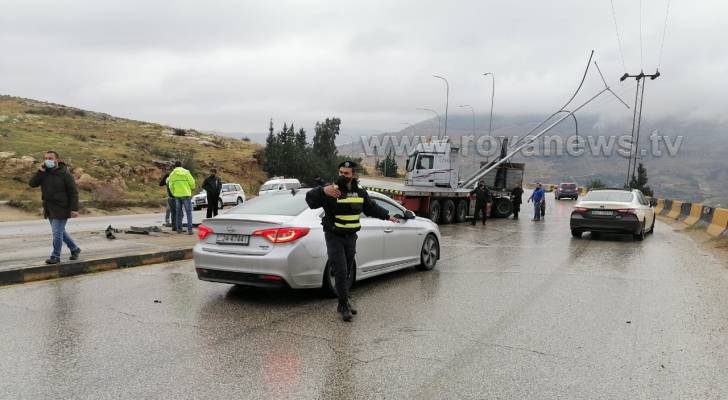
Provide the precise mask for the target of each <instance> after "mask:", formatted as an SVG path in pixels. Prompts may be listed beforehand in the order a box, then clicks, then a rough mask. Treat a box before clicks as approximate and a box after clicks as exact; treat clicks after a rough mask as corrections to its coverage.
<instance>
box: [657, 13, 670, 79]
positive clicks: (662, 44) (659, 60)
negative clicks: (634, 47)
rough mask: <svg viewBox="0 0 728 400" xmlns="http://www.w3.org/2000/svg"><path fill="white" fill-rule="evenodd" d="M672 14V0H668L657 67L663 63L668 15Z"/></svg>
mask: <svg viewBox="0 0 728 400" xmlns="http://www.w3.org/2000/svg"><path fill="white" fill-rule="evenodd" d="M669 15H670V0H667V8H666V9H665V26H664V27H663V28H662V40H661V41H660V56H659V57H658V59H657V69H658V70H659V69H660V66H661V65H662V50H663V49H664V48H665V34H666V33H667V17H668V16H669Z"/></svg>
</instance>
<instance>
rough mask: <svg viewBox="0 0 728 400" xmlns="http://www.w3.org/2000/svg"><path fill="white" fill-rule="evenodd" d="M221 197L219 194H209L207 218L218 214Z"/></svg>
mask: <svg viewBox="0 0 728 400" xmlns="http://www.w3.org/2000/svg"><path fill="white" fill-rule="evenodd" d="M219 199H220V198H219V197H217V196H215V197H213V196H207V218H212V217H215V216H217V201H218V200H219Z"/></svg>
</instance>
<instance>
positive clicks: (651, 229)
mask: <svg viewBox="0 0 728 400" xmlns="http://www.w3.org/2000/svg"><path fill="white" fill-rule="evenodd" d="M655 219H656V218H655V216H654V215H653V216H652V226H650V232H649V234H650V235H651V234H653V233H655Z"/></svg>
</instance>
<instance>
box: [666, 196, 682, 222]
mask: <svg viewBox="0 0 728 400" xmlns="http://www.w3.org/2000/svg"><path fill="white" fill-rule="evenodd" d="M682 204H683V202H682V201H678V200H673V201H672V207H670V212H669V213H667V218H672V219H677V217H678V216H680V208H682Z"/></svg>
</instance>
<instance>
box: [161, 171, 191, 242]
mask: <svg viewBox="0 0 728 400" xmlns="http://www.w3.org/2000/svg"><path fill="white" fill-rule="evenodd" d="M174 167H175V168H174V169H173V170H172V172H171V173H170V174H169V178H168V179H167V185H168V186H169V190H170V191H171V192H172V195H173V196H174V200H175V208H176V211H177V213H176V214H175V218H174V223H175V226H176V228H177V233H182V210H183V208H184V212H185V214H187V234H188V235H191V234H192V191H193V190H194V189H195V187H197V185H196V183H195V178H193V177H192V174H191V173H190V171H188V170H186V169H184V168H182V163H181V162H179V161H175V163H174Z"/></svg>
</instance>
